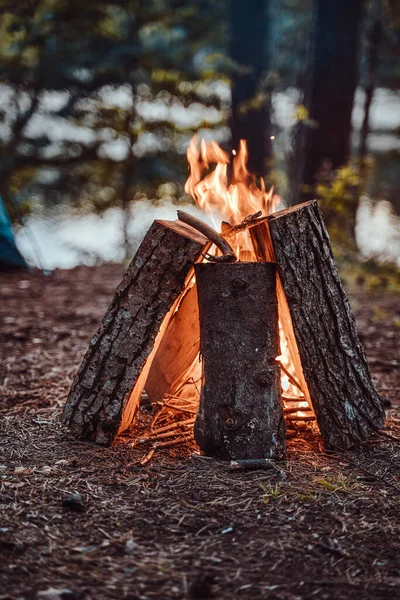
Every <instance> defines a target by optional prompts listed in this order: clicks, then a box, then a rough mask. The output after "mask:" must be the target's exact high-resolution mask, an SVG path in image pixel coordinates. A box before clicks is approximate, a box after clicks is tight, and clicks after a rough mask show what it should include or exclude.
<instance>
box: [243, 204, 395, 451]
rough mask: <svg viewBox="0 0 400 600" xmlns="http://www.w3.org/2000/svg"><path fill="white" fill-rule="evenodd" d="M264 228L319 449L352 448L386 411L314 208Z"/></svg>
mask: <svg viewBox="0 0 400 600" xmlns="http://www.w3.org/2000/svg"><path fill="white" fill-rule="evenodd" d="M268 226H269V234H270V235H265V237H264V238H263V239H264V241H263V242H262V244H263V252H264V256H265V255H266V256H268V257H269V258H271V251H272V248H273V253H274V255H275V259H276V265H277V270H278V273H279V276H280V280H281V282H282V284H283V289H284V293H285V297H286V299H287V304H288V308H289V312H290V316H291V322H292V323H293V330H294V335H295V341H296V342H297V348H298V353H299V357H300V360H301V367H302V369H300V370H297V369H296V373H297V375H298V376H299V374H300V375H301V376H302V375H303V373H304V378H302V381H301V383H302V384H303V385H304V383H303V382H304V380H305V381H306V382H307V384H306V386H307V389H303V392H304V393H305V395H306V396H308V397H311V402H312V406H313V408H314V411H315V414H316V417H317V422H318V426H319V429H320V431H321V434H322V436H323V438H324V442H325V445H326V446H327V447H328V448H336V449H337V448H339V449H348V448H351V447H352V446H354V445H357V444H358V443H359V442H361V441H362V440H363V439H365V438H366V437H367V436H368V435H369V434H370V433H372V432H374V431H376V430H377V429H378V428H379V427H381V426H382V424H383V422H384V410H383V407H382V402H381V400H380V398H379V396H378V393H377V391H376V389H375V387H374V384H373V382H372V379H371V375H370V372H369V368H368V363H367V360H366V357H365V354H364V351H363V349H362V346H361V343H360V341H359V338H358V335H357V329H356V323H355V319H354V316H353V314H352V311H351V308H350V304H349V301H348V298H347V296H346V293H345V291H344V289H343V286H342V284H341V281H340V279H339V276H338V272H337V268H336V265H335V262H334V258H333V253H332V249H331V245H330V240H329V236H328V232H327V230H326V228H325V225H324V222H323V219H322V215H321V212H320V210H319V208H318V203H317V202H316V201H315V200H314V201H311V202H307V203H304V204H302V205H298V206H295V207H292V208H289V209H286V210H283V211H280V212H278V213H275V214H274V215H271V216H270V217H269V219H268V225H267V226H265V225H259V226H258V227H263V228H264V227H266V231H264V234H268ZM251 232H257V226H256V227H255V228H253V229H252V230H251ZM258 233H259V232H258ZM258 239H259V240H260V237H259V238H258ZM308 392H309V393H308Z"/></svg>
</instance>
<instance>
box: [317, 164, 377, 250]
mask: <svg viewBox="0 0 400 600" xmlns="http://www.w3.org/2000/svg"><path fill="white" fill-rule="evenodd" d="M372 167H373V162H372V161H371V160H370V159H365V160H364V161H359V160H354V161H351V162H349V163H348V164H347V165H345V166H343V167H341V168H340V169H337V170H336V171H332V170H331V169H330V167H329V166H327V167H326V168H323V169H322V170H321V171H320V173H319V175H318V184H317V185H316V188H315V195H316V197H317V198H318V199H319V200H320V201H321V208H322V211H323V214H324V219H325V222H326V224H327V226H328V229H329V233H330V235H331V237H332V239H333V242H334V243H336V244H338V245H341V246H343V247H344V248H346V247H347V248H348V249H349V250H352V249H354V243H355V238H354V228H355V217H356V211H357V207H358V202H359V198H360V195H361V193H362V191H363V189H364V188H365V184H366V181H367V178H368V174H369V172H370V170H371V168H372Z"/></svg>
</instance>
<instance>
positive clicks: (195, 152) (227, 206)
mask: <svg viewBox="0 0 400 600" xmlns="http://www.w3.org/2000/svg"><path fill="white" fill-rule="evenodd" d="M247 158H248V151H247V145H246V142H245V140H241V141H240V146H239V151H238V153H237V154H234V158H233V160H232V173H231V180H230V182H228V167H229V164H230V162H231V161H230V157H229V154H228V153H227V152H225V151H224V150H222V148H220V146H219V145H218V144H217V143H216V142H206V141H205V140H204V139H203V140H201V143H200V145H199V143H198V138H197V136H196V135H195V136H194V137H193V138H192V140H191V142H190V144H189V148H188V151H187V159H188V162H189V166H190V175H189V178H188V180H187V181H186V184H185V192H187V193H188V194H190V195H191V196H192V198H194V200H195V202H196V203H197V205H198V206H199V208H201V209H203V210H204V211H206V212H214V211H218V212H219V213H221V214H222V215H224V217H225V218H226V219H228V220H229V222H230V224H231V225H238V224H239V223H240V222H241V221H243V219H244V218H245V217H247V216H249V215H252V214H254V213H256V212H258V211H262V213H263V214H265V215H269V214H271V213H273V212H274V211H275V210H276V208H277V206H278V205H279V202H280V198H279V196H277V195H276V194H274V189H273V188H271V189H270V190H269V192H267V191H266V190H265V184H264V181H263V179H260V181H259V185H257V180H256V177H255V175H253V174H251V173H249V171H248V170H247V167H246V164H247ZM214 163H215V165H216V166H215V169H214V170H213V171H211V172H208V171H209V169H210V165H212V164H214Z"/></svg>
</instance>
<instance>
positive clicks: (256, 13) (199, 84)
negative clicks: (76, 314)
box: [0, 0, 400, 284]
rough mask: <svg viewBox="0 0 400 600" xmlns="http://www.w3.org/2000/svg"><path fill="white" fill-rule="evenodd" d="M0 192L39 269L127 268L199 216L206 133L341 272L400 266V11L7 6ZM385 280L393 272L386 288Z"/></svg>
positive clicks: (377, 1)
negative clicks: (195, 196) (285, 208)
mask: <svg viewBox="0 0 400 600" xmlns="http://www.w3.org/2000/svg"><path fill="white" fill-rule="evenodd" d="M0 8H1V19H0V98H1V102H0V171H1V174H0V193H1V198H2V200H3V204H4V206H5V207H6V210H7V212H8V215H9V216H10V218H11V220H12V222H13V226H14V231H15V235H16V241H17V245H18V247H19V248H20V250H21V252H22V253H23V255H24V256H25V258H26V259H27V260H28V262H29V263H30V264H32V265H35V266H38V267H40V268H43V269H52V268H55V267H64V268H68V267H72V266H75V265H76V264H79V263H86V264H97V263H98V262H100V261H104V260H123V259H124V258H125V257H127V256H128V257H129V256H131V255H132V252H134V250H135V247H136V246H137V243H138V241H139V240H140V237H141V235H142V234H143V233H144V232H145V230H146V228H147V227H148V226H149V224H150V221H151V220H152V219H153V218H154V217H155V216H156V217H157V218H158V217H162V218H165V217H167V218H176V216H175V214H176V213H175V209H174V208H173V205H175V204H188V203H190V202H191V200H190V198H189V197H188V196H187V195H186V194H185V193H184V190H183V184H184V182H185V180H186V178H187V161H186V156H185V153H186V149H187V146H188V143H189V141H190V139H191V137H192V136H193V134H194V133H195V132H199V135H200V136H201V137H205V138H207V139H214V140H216V141H217V142H218V143H220V144H221V145H222V146H223V147H224V148H225V149H226V150H231V149H232V148H234V147H236V146H237V143H238V140H239V139H240V138H241V137H244V138H246V139H247V140H248V143H249V149H250V158H249V165H250V168H251V169H252V170H253V171H254V172H256V173H257V174H258V175H259V176H260V177H261V176H262V177H264V178H265V181H266V184H267V186H270V185H274V186H275V189H276V192H277V193H278V194H279V195H280V196H281V197H282V198H283V200H284V202H285V203H286V204H292V203H297V202H300V201H303V200H305V199H309V198H311V197H318V198H320V199H321V204H322V207H323V210H324V213H325V218H326V220H327V223H328V226H329V229H330V232H331V235H332V237H333V240H334V244H335V248H336V249H337V252H338V255H339V258H340V257H341V256H344V257H346V260H347V259H348V257H349V256H350V257H351V256H352V255H354V254H355V252H356V242H357V246H358V251H359V252H361V255H362V256H363V257H365V258H374V259H376V260H377V261H378V262H380V263H382V262H384V261H389V262H390V263H392V264H397V265H398V266H400V217H399V215H400V170H399V168H398V164H399V162H398V161H399V154H400V137H399V135H400V93H399V84H400V61H399V47H400V3H399V2H398V1H397V0H369V1H368V0H352V1H351V2H349V0H252V1H251V2H243V1H239V0H218V1H217V2H216V1H215V0H115V1H112V2H102V1H98V0H86V2H78V1H77V0H69V1H67V0H24V1H23V2H11V1H7V0H0ZM377 281H378V282H379V284H381V283H382V274H381V271H380V272H379V277H378V279H377Z"/></svg>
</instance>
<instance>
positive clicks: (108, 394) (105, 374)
mask: <svg viewBox="0 0 400 600" xmlns="http://www.w3.org/2000/svg"><path fill="white" fill-rule="evenodd" d="M206 245H207V239H206V238H205V237H204V236H203V235H201V234H199V233H198V232H197V231H195V230H194V229H193V228H191V227H188V226H187V225H184V224H182V223H178V222H168V221H154V223H153V225H152V226H151V228H150V230H149V231H148V233H147V235H146V236H145V238H144V240H143V242H142V243H141V245H140V247H139V249H138V251H137V253H136V256H135V258H134V259H133V260H132V262H131V264H130V266H129V268H128V270H127V272H126V273H125V275H124V278H123V280H122V282H121V284H120V285H119V287H118V288H117V291H116V293H115V296H114V298H113V300H112V302H111V304H110V307H109V308H108V310H107V312H106V314H105V316H104V318H103V321H102V323H101V325H100V328H99V330H98V331H97V333H96V334H95V336H94V337H93V339H92V341H91V343H90V346H89V349H88V351H87V352H86V354H85V356H84V358H83V361H82V364H81V366H80V368H79V371H78V373H77V375H76V377H75V380H74V382H73V384H72V387H71V391H70V394H69V397H68V400H67V402H66V405H65V407H64V412H63V421H64V423H65V424H66V425H68V426H69V427H70V429H71V430H72V432H73V433H74V434H75V435H76V436H77V437H80V438H85V439H89V440H93V441H96V442H98V443H101V444H110V443H111V442H112V441H113V439H114V438H115V436H116V435H117V433H120V432H122V431H124V430H125V429H126V428H127V427H128V426H129V425H130V424H131V423H132V420H133V418H134V417H135V414H136V411H137V409H138V406H139V401H140V395H141V392H142V389H143V386H144V384H145V381H146V377H147V373H148V371H149V368H150V365H151V361H152V358H153V357H154V354H155V351H156V349H157V345H158V343H159V341H160V339H161V336H162V333H163V332H164V330H165V329H166V327H167V325H168V321H169V319H170V318H171V317H172V315H173V314H174V308H175V307H176V304H177V302H178V301H179V296H180V294H181V293H182V291H183V289H184V288H185V285H186V280H187V278H188V276H190V275H189V274H190V270H191V269H192V266H193V263H194V262H195V261H196V260H197V259H198V258H199V257H200V255H201V253H202V251H203V249H204V248H205V247H206Z"/></svg>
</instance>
